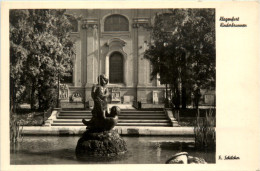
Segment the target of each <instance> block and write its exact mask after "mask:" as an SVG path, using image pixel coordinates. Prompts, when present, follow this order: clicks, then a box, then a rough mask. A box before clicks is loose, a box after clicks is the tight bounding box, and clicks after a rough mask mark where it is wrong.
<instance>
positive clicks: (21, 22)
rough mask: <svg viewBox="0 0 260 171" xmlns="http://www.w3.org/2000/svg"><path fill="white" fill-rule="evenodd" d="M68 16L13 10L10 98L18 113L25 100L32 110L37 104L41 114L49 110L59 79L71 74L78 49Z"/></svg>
mask: <svg viewBox="0 0 260 171" xmlns="http://www.w3.org/2000/svg"><path fill="white" fill-rule="evenodd" d="M65 12H66V10H50V9H44V10H43V9H30V10H10V13H9V16H10V31H9V32H10V65H11V66H10V94H11V97H12V98H11V106H12V107H13V108H14V109H15V108H16V105H17V104H18V103H20V102H23V101H25V100H27V101H30V103H31V107H32V109H34V108H35V101H38V104H39V109H40V110H43V109H45V108H47V107H49V104H50V103H51V101H53V98H55V95H56V94H55V93H53V91H52V92H51V90H53V89H55V88H57V83H58V80H57V78H58V75H60V76H61V77H62V76H66V75H68V73H70V70H71V69H72V58H73V55H74V48H73V42H72V41H71V39H70V31H71V29H72V25H71V24H70V21H69V19H68V16H67V15H66V13H65ZM50 92H51V94H50ZM28 93H29V94H30V96H29V97H28V95H27V94H28ZM26 95H27V96H26Z"/></svg>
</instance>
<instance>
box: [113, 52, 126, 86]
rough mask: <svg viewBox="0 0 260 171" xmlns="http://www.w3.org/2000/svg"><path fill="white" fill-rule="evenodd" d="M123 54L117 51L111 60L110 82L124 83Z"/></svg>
mask: <svg viewBox="0 0 260 171" xmlns="http://www.w3.org/2000/svg"><path fill="white" fill-rule="evenodd" d="M123 73H124V72H123V55H122V54H121V53H119V52H115V53H113V54H112V55H111V56H110V60H109V82H110V83H123Z"/></svg>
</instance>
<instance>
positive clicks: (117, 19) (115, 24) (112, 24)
mask: <svg viewBox="0 0 260 171" xmlns="http://www.w3.org/2000/svg"><path fill="white" fill-rule="evenodd" d="M104 24H105V26H104V31H129V22H128V19H127V18H126V17H124V16H122V15H118V14H115V15H110V16H108V17H107V18H106V20H105V23H104Z"/></svg>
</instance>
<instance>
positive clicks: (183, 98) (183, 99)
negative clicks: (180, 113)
mask: <svg viewBox="0 0 260 171" xmlns="http://www.w3.org/2000/svg"><path fill="white" fill-rule="evenodd" d="M186 102H187V95H186V87H185V86H182V89H181V107H182V109H186V107H187V103H186Z"/></svg>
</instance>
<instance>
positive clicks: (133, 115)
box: [50, 109, 172, 127]
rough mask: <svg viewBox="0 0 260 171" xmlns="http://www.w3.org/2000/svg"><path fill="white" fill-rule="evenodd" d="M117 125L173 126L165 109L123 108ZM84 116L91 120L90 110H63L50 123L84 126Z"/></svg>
mask: <svg viewBox="0 0 260 171" xmlns="http://www.w3.org/2000/svg"><path fill="white" fill-rule="evenodd" d="M118 117H119V120H118V124H117V126H134V127H136V126H142V127H143V126H150V127H172V124H171V121H170V119H168V117H167V115H166V114H165V111H164V110H162V109H161V110H135V109H121V113H120V115H119V116H118ZM82 118H84V119H86V120H90V119H91V118H92V114H91V111H90V110H77V111H75V110H71V111H69V110H68V111H67V110H62V111H60V112H59V113H58V114H57V116H56V118H55V119H53V120H52V122H51V123H50V124H51V126H84V125H83V123H82V122H81V120H82Z"/></svg>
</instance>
